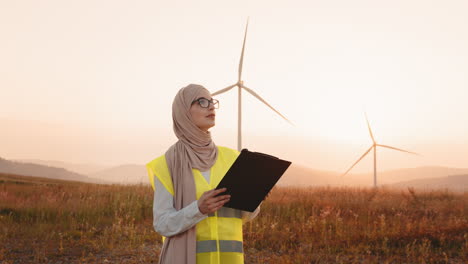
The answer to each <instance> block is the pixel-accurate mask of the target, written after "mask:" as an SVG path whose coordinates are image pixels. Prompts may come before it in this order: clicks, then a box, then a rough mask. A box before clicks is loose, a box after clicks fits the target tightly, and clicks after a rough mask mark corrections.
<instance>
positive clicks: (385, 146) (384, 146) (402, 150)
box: [377, 144, 421, 156]
mask: <svg viewBox="0 0 468 264" xmlns="http://www.w3.org/2000/svg"><path fill="white" fill-rule="evenodd" d="M377 146H379V147H383V148H389V149H394V150H398V151H401V152H406V153H410V154H414V155H419V156H420V155H421V154H419V153H416V152H411V151H408V150H404V149H399V148H395V147H391V146H387V145H380V144H377Z"/></svg>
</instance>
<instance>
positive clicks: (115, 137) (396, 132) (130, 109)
mask: <svg viewBox="0 0 468 264" xmlns="http://www.w3.org/2000/svg"><path fill="white" fill-rule="evenodd" d="M467 10H468V1H461V0H460V1H427V0H425V1H413V0H406V1H375V0H373V1H346V0H342V1H330V0H327V1H272V0H269V1H228V2H224V1H115V0H112V1H96V0H93V1H83V0H82V1H65V0H57V1H50V0H49V1H46V0H45V1H21V0H19V1H6V0H3V1H0V38H1V39H0V126H1V127H0V131H1V132H3V133H2V134H3V136H0V157H4V158H11V159H15V158H41V159H55V160H63V161H73V162H94V163H104V164H120V163H140V164H143V163H145V162H147V161H149V160H151V159H153V158H154V157H156V156H158V155H161V154H163V153H164V151H165V149H167V147H169V146H170V145H171V144H172V143H173V142H174V141H175V137H174V135H173V131H172V120H171V110H170V109H171V104H172V99H173V97H174V95H175V94H176V92H177V91H178V89H180V88H181V87H183V86H185V85H187V84H189V83H199V84H202V85H204V86H205V87H207V88H208V89H209V90H211V91H216V90H218V89H221V88H224V87H226V86H228V85H230V84H233V83H234V82H235V81H236V78H237V67H238V63H239V56H240V49H241V45H242V39H243V34H244V29H245V23H246V19H247V17H248V16H250V24H249V32H248V37H247V43H246V51H245V58H244V74H243V76H244V81H245V84H246V86H248V87H249V88H252V89H253V90H255V91H256V92H257V93H259V94H260V95H261V96H262V97H263V98H264V99H265V100H267V101H268V102H269V103H270V104H272V105H273V106H274V107H275V108H276V109H278V110H279V111H280V112H281V113H283V114H284V115H285V116H286V117H288V118H289V119H290V120H291V121H293V122H294V123H295V126H291V125H289V124H288V123H286V122H284V121H283V120H282V119H281V118H280V117H278V116H277V115H276V114H275V113H273V112H272V111H270V110H269V109H268V108H267V107H265V106H264V105H263V104H261V103H260V102H258V101H257V100H255V99H254V98H253V97H252V96H250V95H249V94H246V93H244V96H243V113H244V118H243V127H244V146H245V147H247V148H249V149H251V150H257V151H264V152H268V153H271V154H274V155H278V156H281V157H283V158H286V159H290V160H292V161H293V162H297V163H299V164H303V165H307V166H310V167H313V168H317V169H327V170H335V171H344V170H346V169H347V167H348V166H350V165H351V164H352V163H353V162H354V161H355V160H356V159H357V158H358V157H359V156H360V155H361V154H362V153H363V152H364V151H365V150H367V148H368V147H369V146H370V144H371V140H370V138H369V135H368V131H367V127H366V122H365V117H364V111H366V112H367V114H368V116H369V120H370V122H371V125H372V128H373V130H374V134H375V136H376V138H377V140H378V141H380V142H381V143H382V144H387V145H391V146H395V147H399V148H403V149H408V150H411V151H415V152H420V153H421V154H422V155H423V156H421V157H417V156H408V155H406V154H403V153H398V152H394V151H391V150H382V151H380V152H379V154H378V159H379V168H380V169H391V168H400V167H416V166H422V165H442V166H452V167H468V107H467V106H466V103H467V101H468V48H467V47H468V16H466V11H467ZM217 98H218V99H219V100H220V101H221V109H219V111H218V115H217V126H216V127H215V128H214V129H213V130H212V132H213V137H214V139H215V142H216V143H217V144H218V145H225V146H229V147H232V148H235V147H236V137H237V134H236V133H237V92H236V91H235V90H232V91H230V92H229V93H226V94H223V95H220V96H218V97H217ZM1 132H0V133H1ZM371 164H372V160H371V158H370V157H369V158H367V159H365V160H363V162H362V166H358V167H356V171H357V172H359V171H369V169H370V165H371Z"/></svg>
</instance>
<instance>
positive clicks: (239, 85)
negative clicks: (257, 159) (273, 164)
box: [211, 19, 292, 151]
mask: <svg viewBox="0 0 468 264" xmlns="http://www.w3.org/2000/svg"><path fill="white" fill-rule="evenodd" d="M248 27H249V20H248V19H247V25H246V26H245V34H244V42H243V44H242V52H241V57H240V61H239V71H238V79H237V82H236V83H235V84H233V85H230V86H228V87H226V88H224V89H221V90H219V91H217V92H214V93H212V94H211V95H212V96H215V95H218V94H222V93H225V92H227V91H229V90H231V89H232V88H234V87H236V86H237V88H238V90H237V91H238V93H237V94H238V120H237V150H239V151H241V149H242V135H241V131H242V89H244V90H246V91H247V92H248V93H250V94H251V95H253V96H254V97H256V98H257V99H258V100H260V101H261V102H262V103H264V104H266V106H268V107H269V108H271V110H273V111H275V112H276V113H277V114H278V115H280V116H281V117H282V118H283V119H284V120H286V121H288V122H289V123H290V124H292V123H291V121H289V120H288V119H287V118H286V117H284V116H283V115H282V114H281V113H280V112H278V111H277V110H276V109H274V108H273V107H272V106H271V105H270V104H268V103H267V102H266V101H265V100H264V99H263V98H262V97H260V95H258V94H257V93H256V92H254V91H253V90H252V89H250V88H248V87H247V86H245V85H244V81H243V80H242V64H243V62H244V50H245V40H246V39H247V28H248Z"/></svg>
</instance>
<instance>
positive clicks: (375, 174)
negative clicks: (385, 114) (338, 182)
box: [341, 114, 419, 188]
mask: <svg viewBox="0 0 468 264" xmlns="http://www.w3.org/2000/svg"><path fill="white" fill-rule="evenodd" d="M366 121H367V128H368V129H369V134H370V137H371V139H372V146H371V147H370V148H369V149H368V150H367V151H366V152H365V153H364V154H362V156H361V157H360V158H359V159H358V160H357V161H356V162H355V163H354V164H353V165H352V166H351V167H350V168H349V169H348V170H347V171H346V172H345V173H343V174H342V175H341V176H342V177H343V176H345V175H346V174H347V173H348V172H349V171H350V170H351V169H352V168H353V167H354V166H356V164H358V163H359V161H361V160H362V159H363V158H364V157H365V156H366V155H367V154H368V153H369V152H370V151H371V150H372V149H374V188H375V187H377V147H382V148H389V149H394V150H398V151H401V152H406V153H410V154H415V155H419V154H418V153H415V152H411V151H407V150H404V149H399V148H395V147H391V146H387V145H382V144H378V143H377V142H376V141H375V139H374V135H373V134H372V129H371V127H370V124H369V120H368V119H367V114H366Z"/></svg>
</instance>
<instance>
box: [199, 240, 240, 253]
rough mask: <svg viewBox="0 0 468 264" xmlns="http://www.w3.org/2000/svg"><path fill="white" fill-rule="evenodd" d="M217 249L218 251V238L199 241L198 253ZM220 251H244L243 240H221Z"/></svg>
mask: <svg viewBox="0 0 468 264" xmlns="http://www.w3.org/2000/svg"><path fill="white" fill-rule="evenodd" d="M216 251H218V245H217V243H216V240H204V241H197V253H206V252H216ZM219 252H238V253H243V246H242V242H241V241H236V240H219Z"/></svg>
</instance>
